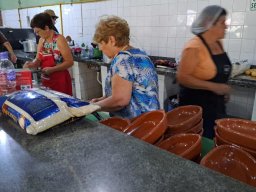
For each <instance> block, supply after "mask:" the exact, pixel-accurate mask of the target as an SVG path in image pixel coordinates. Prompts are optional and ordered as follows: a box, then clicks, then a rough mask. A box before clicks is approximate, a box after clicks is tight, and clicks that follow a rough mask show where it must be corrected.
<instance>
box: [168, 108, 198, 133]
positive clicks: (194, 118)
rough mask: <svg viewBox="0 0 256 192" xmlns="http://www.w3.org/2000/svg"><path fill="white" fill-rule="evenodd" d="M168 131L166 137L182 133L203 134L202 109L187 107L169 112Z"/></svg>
mask: <svg viewBox="0 0 256 192" xmlns="http://www.w3.org/2000/svg"><path fill="white" fill-rule="evenodd" d="M167 127H168V128H167V130H166V133H165V137H170V136H173V135H176V134H180V133H196V134H200V135H202V134H203V119H202V108H201V107H200V106H197V105H186V106H181V107H177V108H175V109H173V110H172V111H169V112H167Z"/></svg>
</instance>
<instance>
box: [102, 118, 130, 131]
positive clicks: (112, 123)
mask: <svg viewBox="0 0 256 192" xmlns="http://www.w3.org/2000/svg"><path fill="white" fill-rule="evenodd" d="M100 123H101V124H104V125H106V126H109V127H111V128H113V129H116V130H118V131H123V130H124V129H125V128H126V127H127V126H128V125H129V124H130V121H129V120H128V119H124V118H121V117H110V118H108V119H104V120H102V121H100Z"/></svg>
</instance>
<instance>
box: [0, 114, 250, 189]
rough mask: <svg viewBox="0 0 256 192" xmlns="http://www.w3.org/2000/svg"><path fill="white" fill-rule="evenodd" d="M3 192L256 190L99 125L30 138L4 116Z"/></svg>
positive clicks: (0, 124) (0, 120)
mask: <svg viewBox="0 0 256 192" xmlns="http://www.w3.org/2000/svg"><path fill="white" fill-rule="evenodd" d="M0 156H1V161H0V174H1V176H0V191H3V192H9V191H10V192H13V191H26V192H32V191H36V192H39V191H62V192H64V191H68V192H70V191H72V192H79V191H86V192H97V191H106V192H107V191H109V192H122V191H123V192H135V191H150V192H153V191H157V192H158V191H173V192H175V191H182V192H184V191H191V192H194V191H204V192H206V191H215V192H217V191H247V192H249V191H255V188H253V187H250V186H248V185H246V184H243V183H240V182H239V181H236V180H233V179H232V178H229V177H226V176H224V175H222V174H219V173H216V172H213V171H211V170H209V169H206V168H204V167H202V166H200V165H198V164H195V163H193V162H191V161H188V160H184V159H182V158H179V157H177V156H175V155H172V154H170V153H168V152H165V151H163V150H160V149H158V148H156V147H154V146H152V145H150V144H147V143H145V142H142V141H140V140H138V139H135V138H132V137H131V136H128V135H124V134H122V133H120V132H118V131H116V130H113V129H111V128H108V127H106V126H104V125H100V124H99V123H95V122H90V121H87V120H86V119H84V118H83V119H80V120H79V121H77V122H73V123H72V124H70V125H65V126H61V127H57V128H55V129H51V130H48V131H46V132H44V133H41V134H39V135H37V136H32V135H27V134H26V133H25V132H24V130H22V129H20V128H18V126H16V124H14V123H13V122H12V121H10V120H9V119H7V118H6V117H3V116H0Z"/></svg>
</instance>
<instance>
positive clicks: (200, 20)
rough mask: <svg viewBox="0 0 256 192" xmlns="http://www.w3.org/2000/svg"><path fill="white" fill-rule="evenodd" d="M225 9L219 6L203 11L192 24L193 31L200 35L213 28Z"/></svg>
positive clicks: (211, 6) (212, 6)
mask: <svg viewBox="0 0 256 192" xmlns="http://www.w3.org/2000/svg"><path fill="white" fill-rule="evenodd" d="M223 10H224V9H223V8H222V7H220V6H218V5H210V6H208V7H206V8H204V9H203V10H202V12H201V13H200V14H199V16H198V17H197V18H196V20H195V21H194V22H193V23H192V27H191V31H192V33H193V34H195V35H198V34H200V33H203V32H205V31H207V30H208V29H209V28H211V27H212V26H213V24H214V23H215V21H216V20H217V19H218V18H219V16H220V14H221V13H222V11H223Z"/></svg>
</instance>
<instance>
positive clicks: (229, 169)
mask: <svg viewBox="0 0 256 192" xmlns="http://www.w3.org/2000/svg"><path fill="white" fill-rule="evenodd" d="M200 164H201V165H203V166H205V167H208V168H210V169H213V170H215V171H218V172H220V173H223V174H224V175H227V176H230V177H233V178H235V179H237V180H240V181H242V182H245V183H247V184H249V185H252V186H256V160H255V159H254V158H253V157H252V156H251V155H250V154H249V153H247V152H245V151H243V150H242V149H239V148H237V147H235V146H232V145H221V146H218V147H216V148H214V149H213V150H211V151H210V152H209V153H208V154H207V155H206V156H204V158H203V159H202V160H201V162H200Z"/></svg>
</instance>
